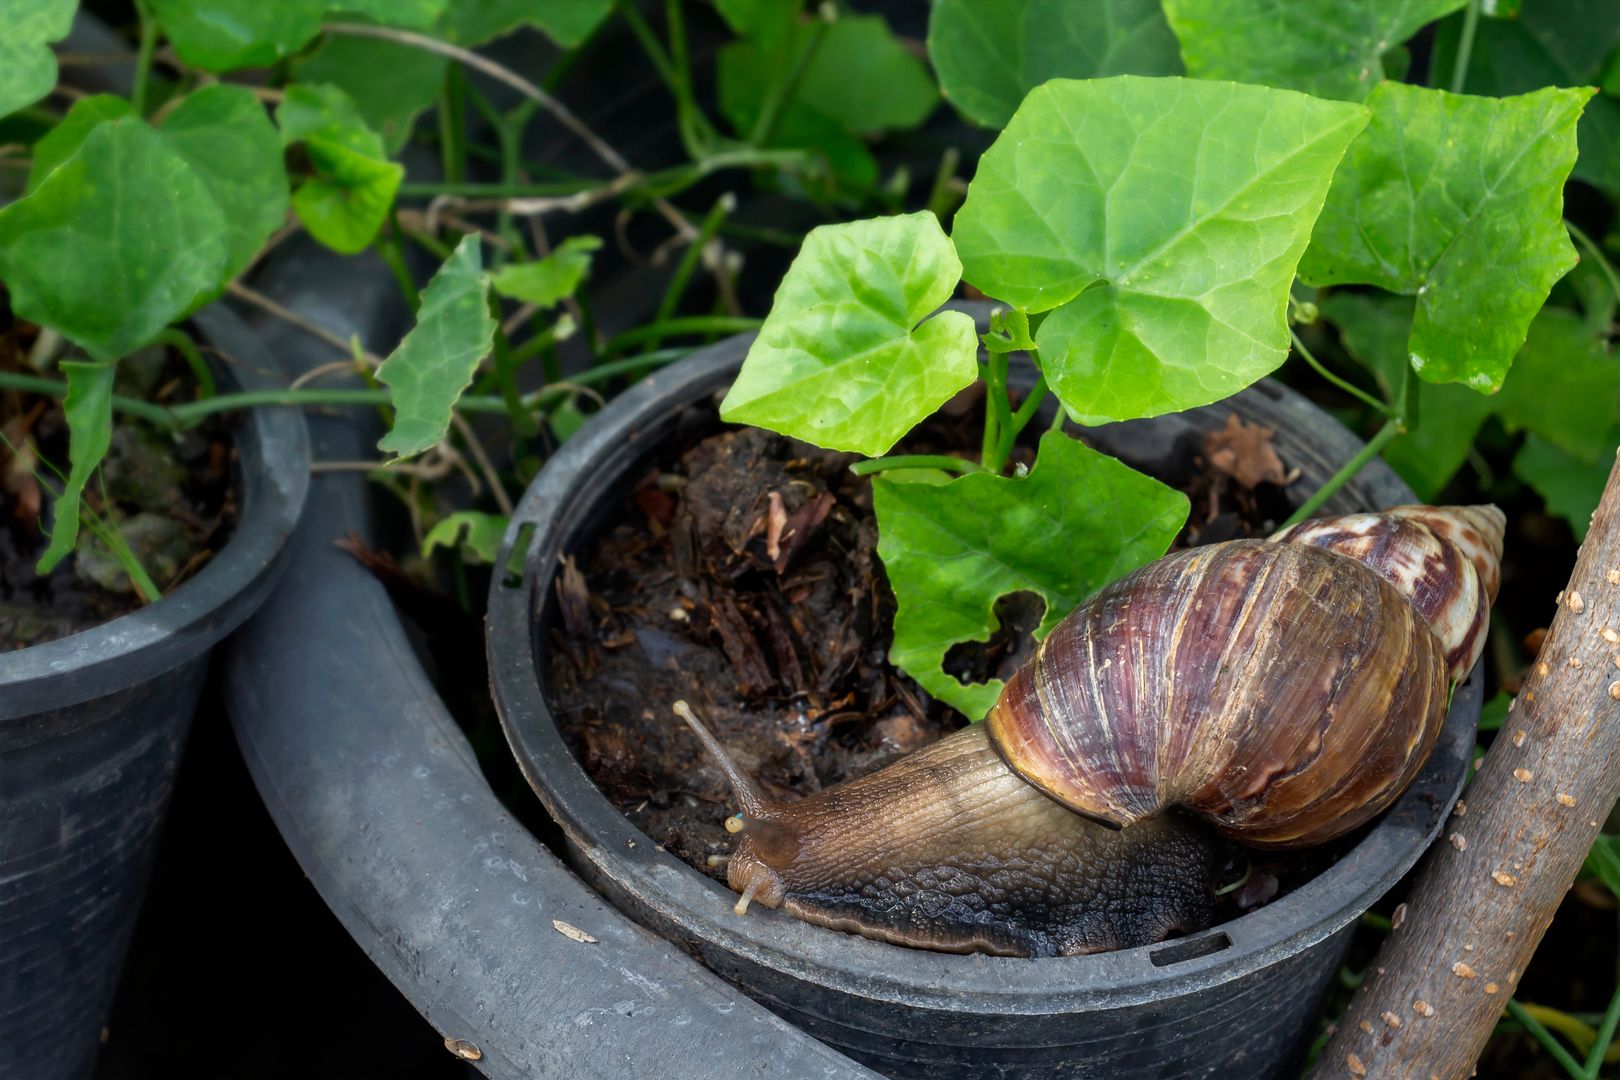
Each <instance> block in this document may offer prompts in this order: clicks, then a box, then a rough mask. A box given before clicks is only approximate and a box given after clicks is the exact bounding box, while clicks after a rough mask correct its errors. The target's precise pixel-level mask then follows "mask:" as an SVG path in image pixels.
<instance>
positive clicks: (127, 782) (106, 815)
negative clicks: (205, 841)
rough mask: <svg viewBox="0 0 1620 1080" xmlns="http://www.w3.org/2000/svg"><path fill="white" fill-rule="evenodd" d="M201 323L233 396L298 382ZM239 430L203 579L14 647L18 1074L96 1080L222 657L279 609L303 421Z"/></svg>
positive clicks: (207, 316)
mask: <svg viewBox="0 0 1620 1080" xmlns="http://www.w3.org/2000/svg"><path fill="white" fill-rule="evenodd" d="M194 323H195V326H196V328H197V329H198V330H199V331H200V332H201V335H202V337H203V338H204V339H205V341H206V343H207V344H209V345H211V346H213V348H214V350H215V351H216V352H217V354H218V355H220V356H221V357H223V358H224V359H223V361H222V362H221V363H219V364H217V365H216V367H217V371H218V377H219V382H220V384H221V386H222V387H229V388H232V389H235V388H240V389H244V390H251V389H268V388H272V387H275V386H277V385H281V384H283V380H282V379H281V376H280V373H279V371H278V370H277V368H276V365H275V362H274V361H273V360H272V359H271V358H270V356H269V354H268V353H266V352H265V350H264V348H263V346H262V345H261V344H260V342H259V340H258V338H257V337H256V336H255V335H254V334H253V332H252V331H250V330H249V329H248V328H247V327H246V326H245V325H243V324H242V322H241V321H240V320H239V319H238V318H236V316H234V315H232V314H231V313H230V312H228V311H226V310H224V309H223V308H221V307H218V306H215V307H211V308H209V309H207V310H205V311H202V312H199V313H198V314H197V316H196V317H195V319H194ZM233 435H234V438H235V443H236V449H237V456H238V473H237V491H238V493H239V503H240V520H239V521H238V523H237V526H236V530H235V532H234V533H233V534H232V536H231V539H230V541H229V542H228V543H227V544H226V545H225V547H224V548H223V549H222V550H221V551H220V552H219V553H218V554H217V555H215V556H214V558H213V559H212V560H210V561H209V563H208V564H207V565H206V566H204V567H203V568H202V570H201V571H199V572H198V573H197V575H196V576H195V577H193V578H192V579H191V580H189V581H187V582H186V583H185V584H183V585H181V586H180V587H179V588H177V589H176V590H175V591H174V592H173V593H171V594H169V595H168V596H166V597H164V598H163V599H162V600H161V601H159V602H158V603H156V604H152V605H150V606H148V607H145V608H142V609H141V610H139V611H136V612H134V613H132V614H129V615H125V616H122V617H121V618H117V619H114V620H112V621H111V622H108V623H104V624H103V625H101V626H98V627H95V628H93V629H90V630H85V631H83V632H81V633H77V634H73V635H72V636H70V637H66V638H62V639H60V640H58V641H52V642H47V643H45V644H42V645H35V646H33V647H31V648H27V649H22V650H19V651H16V652H10V653H0V1076H4V1077H7V1078H8V1080H26V1078H29V1077H40V1078H48V1080H62V1078H71V1077H79V1076H87V1075H89V1073H90V1070H91V1067H92V1064H93V1063H94V1061H95V1056H96V1051H97V1049H98V1047H99V1046H100V1038H99V1037H100V1033H101V1026H102V1021H103V1018H104V1017H105V1015H106V1011H107V1008H108V1006H109V1005H110V1003H111V1001H112V996H113V992H114V990H115V988H116V986H117V982H118V974H119V969H120V967H121V966H122V964H123V959H124V950H125V947H126V946H127V945H128V942H129V936H130V932H131V930H132V929H133V928H134V924H135V917H136V915H137V914H138V912H139V908H140V898H141V893H142V891H143V889H144V888H145V883H146V876H147V871H148V869H149V866H150V863H151V857H152V854H153V851H154V848H155V840H156V838H157V833H158V827H159V825H160V824H161V823H162V820H163V814H164V810H165V808H166V806H167V804H168V800H169V792H170V789H171V787H172V786H173V782H174V774H175V769H176V768H177V766H178V765H179V762H180V751H181V748H182V746H183V744H184V742H185V738H186V732H187V729H188V728H189V727H190V724H191V715H192V711H193V709H194V708H195V706H196V702H197V697H198V695H199V693H200V692H201V690H202V685H203V680H204V678H205V677H206V674H207V668H208V657H209V653H210V651H211V650H212V649H213V647H214V645H215V644H216V643H217V642H218V641H219V640H220V639H221V638H223V637H224V636H225V635H226V634H229V633H230V632H231V631H232V630H233V629H235V628H236V627H237V626H238V625H239V624H240V623H241V622H242V621H243V620H244V619H246V618H247V617H248V616H249V615H251V614H252V613H253V611H254V609H255V608H257V607H258V606H259V604H260V602H261V601H263V600H264V598H265V596H266V595H267V593H268V592H269V590H270V587H271V586H272V584H273V583H274V582H275V580H276V577H277V575H278V573H279V571H280V569H281V561H280V558H279V556H280V553H281V550H282V547H283V545H284V544H285V542H286V540H287V537H288V536H289V535H290V534H291V532H292V530H293V526H294V525H295V524H297V521H298V515H299V513H300V511H301V510H302V508H303V505H304V494H305V490H306V488H307V486H308V478H309V443H308V437H307V435H306V434H305V430H304V421H303V417H302V416H301V415H300V414H299V413H297V412H296V411H294V410H290V409H259V410H254V411H251V412H248V413H246V414H244V415H243V417H242V419H241V421H240V422H239V423H238V424H236V426H235V428H234V430H233ZM200 857H206V855H202V856H200Z"/></svg>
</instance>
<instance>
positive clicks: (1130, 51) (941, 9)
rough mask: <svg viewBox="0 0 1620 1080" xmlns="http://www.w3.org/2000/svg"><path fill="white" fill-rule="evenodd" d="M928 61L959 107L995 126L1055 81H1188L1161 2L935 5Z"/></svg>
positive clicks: (1021, 0)
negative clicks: (1117, 77)
mask: <svg viewBox="0 0 1620 1080" xmlns="http://www.w3.org/2000/svg"><path fill="white" fill-rule="evenodd" d="M928 59H929V60H931V61H932V62H933V64H934V70H935V71H936V72H938V73H939V86H940V89H941V90H942V91H944V93H945V96H946V97H947V98H949V99H950V101H951V104H953V105H955V106H956V107H957V108H958V109H960V110H961V111H962V114H963V115H964V116H967V117H968V118H970V119H972V120H976V121H978V122H979V123H981V124H986V125H989V126H991V127H1001V126H1002V125H1004V124H1005V123H1006V122H1007V121H1008V120H1009V119H1010V118H1011V117H1012V114H1013V113H1014V112H1015V111H1016V110H1017V109H1018V104H1019V102H1021V101H1023V100H1024V95H1025V94H1027V93H1029V92H1030V91H1031V90H1033V89H1034V88H1035V87H1037V86H1039V85H1040V84H1041V83H1043V82H1046V81H1047V80H1048V79H1057V78H1066V79H1094V78H1100V77H1103V76H1106V75H1179V74H1181V53H1180V52H1179V50H1178V47H1177V44H1176V38H1175V35H1174V34H1172V33H1171V32H1170V26H1169V24H1168V23H1166V22H1165V20H1164V12H1163V10H1161V9H1160V7H1159V0H1085V2H1083V3H1075V2H1074V0H935V3H934V8H933V11H932V12H931V13H930V14H929V16H928Z"/></svg>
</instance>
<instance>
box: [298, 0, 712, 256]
mask: <svg viewBox="0 0 1620 1080" xmlns="http://www.w3.org/2000/svg"><path fill="white" fill-rule="evenodd" d="M322 29H323V30H325V31H326V32H327V33H329V34H349V35H352V36H354V37H370V38H380V39H381V40H383V41H392V42H395V43H397V44H400V45H409V46H411V47H413V48H417V49H422V50H424V51H426V52H431V53H438V54H439V55H440V56H448V57H450V58H451V59H452V60H455V61H457V62H458V63H460V64H463V65H465V66H467V67H470V68H472V69H473V70H475V71H479V72H482V73H483V74H485V75H488V76H489V77H490V78H492V79H495V80H496V81H498V82H502V83H505V84H506V85H507V86H510V87H511V88H512V89H514V90H516V91H517V92H518V93H520V94H522V95H523V96H524V97H526V98H529V99H530V100H531V101H534V102H535V103H537V104H538V105H539V106H540V107H541V108H543V109H545V110H546V111H547V112H549V113H550V114H551V115H552V116H553V117H555V118H556V119H557V122H558V123H560V124H562V125H563V126H564V127H566V128H567V129H568V130H569V131H571V132H573V133H574V135H576V136H577V137H578V138H579V139H580V141H581V142H583V143H584V144H585V145H586V146H588V147H590V149H591V152H592V153H594V154H595V155H596V156H597V157H599V158H601V159H602V161H603V162H604V163H606V164H607V166H608V167H609V168H611V169H613V170H614V171H615V172H617V173H619V174H620V175H623V174H625V173H634V172H635V170H634V169H632V168H631V167H630V163H629V162H628V161H626V160H625V159H624V157H623V156H622V155H621V154H620V153H619V152H618V151H617V150H615V149H614V148H613V147H611V146H609V145H608V144H607V142H605V141H604V140H603V139H602V137H601V136H599V135H598V134H596V132H594V131H592V130H591V129H590V128H589V127H587V126H586V125H585V124H584V122H583V121H581V120H580V119H579V117H577V116H575V115H574V113H573V111H572V110H571V109H569V108H568V106H566V105H564V104H563V103H562V102H560V101H558V100H557V99H556V98H555V97H553V96H552V95H550V94H548V93H546V91H544V90H542V89H540V88H539V87H538V86H536V85H535V84H534V83H532V82H530V81H529V80H528V79H525V78H524V77H523V76H521V75H519V74H518V73H517V72H515V71H513V70H511V69H510V68H507V67H503V66H502V65H500V64H497V63H495V61H493V60H491V59H489V58H488V57H485V56H480V55H479V54H478V53H475V52H473V51H472V50H471V49H463V48H462V47H460V46H459V45H452V44H450V43H449V42H446V41H440V40H438V39H437V38H431V37H428V36H427V35H426V34H418V33H414V32H412V31H410V30H396V29H395V28H393V27H391V26H372V25H370V24H368V23H326V24H325V25H324V26H323V27H322ZM653 205H654V206H655V207H657V209H658V212H659V213H660V214H661V215H662V216H663V217H664V219H665V220H666V221H668V222H669V223H670V224H671V225H673V226H674V227H675V230H676V232H678V233H680V234H681V235H682V236H684V237H687V238H688V239H690V238H691V235H692V233H693V229H692V226H691V225H689V224H688V223H687V221H686V218H685V217H684V216H683V215H682V214H681V212H680V211H679V210H677V209H676V208H675V207H674V206H672V205H671V204H670V203H669V202H668V200H666V199H663V198H657V199H654V200H653Z"/></svg>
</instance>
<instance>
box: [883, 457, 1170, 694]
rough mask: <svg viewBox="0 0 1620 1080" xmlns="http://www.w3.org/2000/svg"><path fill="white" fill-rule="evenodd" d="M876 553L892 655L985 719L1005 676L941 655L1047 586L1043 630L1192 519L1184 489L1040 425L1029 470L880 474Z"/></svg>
mask: <svg viewBox="0 0 1620 1080" xmlns="http://www.w3.org/2000/svg"><path fill="white" fill-rule="evenodd" d="M872 505H873V507H874V509H875V510H876V512H877V519H878V555H879V556H881V557H882V559H883V568H884V571H885V573H887V574H888V578H889V584H890V585H891V586H893V588H894V594H895V598H896V600H897V601H898V605H899V606H898V608H897V610H896V611H895V616H894V644H893V647H892V648H891V649H890V650H889V659H890V660H891V661H893V662H894V663H895V664H897V665H899V666H900V667H901V668H902V669H903V670H904V671H905V672H906V673H907V674H909V675H910V676H911V677H912V678H914V679H916V680H917V682H918V683H920V684H921V685H922V687H923V689H925V690H927V691H928V692H929V693H930V694H933V695H934V696H935V697H937V698H939V699H940V700H942V701H945V702H948V703H950V704H951V705H953V706H955V707H956V708H957V709H960V710H961V711H962V712H963V714H965V715H966V716H967V717H968V718H969V719H972V720H978V719H980V718H982V717H983V716H984V714H985V713H986V712H988V711H989V709H990V706H991V705H993V704H994V703H995V700H996V698H997V697H998V696H999V695H1000V693H1001V687H1002V683H1001V682H1000V681H999V680H991V681H989V682H985V683H973V684H965V683H963V682H962V681H961V680H959V679H957V678H956V677H954V676H952V675H949V674H947V673H946V672H945V671H944V670H943V668H942V667H941V665H942V664H943V662H944V660H945V655H946V653H948V652H949V651H950V649H951V647H952V646H953V645H956V644H958V643H960V642H965V641H988V640H989V638H990V635H991V634H993V633H994V632H995V631H996V630H997V629H999V626H1000V623H999V621H998V620H997V618H996V615H995V604H996V601H997V600H998V599H999V598H1001V597H1002V596H1005V595H1007V594H1008V593H1014V592H1022V591H1028V592H1033V593H1036V594H1038V595H1039V596H1041V597H1042V598H1043V599H1044V600H1045V602H1046V611H1045V614H1044V616H1043V617H1042V619H1041V624H1040V627H1039V629H1037V630H1036V631H1035V636H1036V637H1037V638H1044V637H1045V636H1046V635H1047V634H1048V633H1049V632H1050V631H1051V630H1052V628H1053V627H1054V626H1056V625H1057V624H1058V622H1059V621H1060V620H1061V619H1062V618H1063V617H1064V616H1065V615H1067V614H1068V613H1069V612H1070V611H1072V610H1074V608H1075V607H1076V606H1077V605H1078V604H1079V603H1080V602H1081V601H1082V600H1084V599H1085V598H1086V597H1088V596H1090V595H1091V594H1092V593H1094V592H1096V591H1097V590H1098V589H1100V588H1102V587H1103V586H1104V585H1106V584H1108V583H1109V582H1110V581H1112V580H1114V579H1115V578H1117V577H1119V576H1120V575H1121V574H1125V573H1128V572H1130V571H1131V570H1134V569H1136V568H1137V567H1139V566H1142V565H1144V564H1146V563H1148V562H1151V561H1152V560H1154V559H1156V558H1158V557H1159V556H1160V555H1163V554H1164V553H1165V550H1166V549H1168V548H1169V546H1170V542H1171V541H1172V540H1174V539H1175V538H1176V534H1177V533H1178V532H1180V531H1181V526H1182V525H1183V524H1184V523H1185V522H1186V520H1187V510H1188V504H1187V497H1186V496H1185V495H1183V494H1182V493H1181V492H1179V491H1176V490H1175V489H1173V488H1169V487H1166V486H1165V485H1163V484H1161V483H1159V482H1158V481H1157V480H1154V479H1153V478H1151V477H1148V476H1143V475H1142V474H1141V473H1139V472H1137V471H1135V470H1134V469H1131V468H1129V467H1128V466H1126V465H1124V464H1123V463H1121V462H1119V461H1117V460H1115V459H1114V458H1111V457H1109V456H1108V455H1106V454H1100V453H1098V452H1097V451H1095V450H1092V449H1090V448H1089V447H1087V446H1086V445H1085V444H1084V443H1082V442H1080V441H1079V440H1078V439H1071V438H1069V437H1068V436H1066V435H1063V434H1061V433H1059V432H1047V433H1046V434H1045V435H1044V436H1042V437H1041V449H1040V454H1039V456H1038V457H1037V459H1036V461H1035V467H1034V468H1033V469H1031V470H1030V472H1029V475H1028V476H1026V477H1024V478H1022V479H1008V478H1006V477H1001V476H993V475H991V474H989V473H972V474H969V475H967V476H963V477H959V478H957V479H955V480H952V481H950V482H949V483H946V484H933V483H908V482H904V481H896V480H890V479H887V478H885V477H881V476H880V477H878V478H877V479H875V480H874V481H873V484H872Z"/></svg>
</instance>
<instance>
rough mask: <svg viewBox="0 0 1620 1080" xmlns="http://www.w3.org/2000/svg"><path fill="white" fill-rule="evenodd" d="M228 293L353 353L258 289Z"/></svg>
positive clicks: (368, 357) (375, 360)
mask: <svg viewBox="0 0 1620 1080" xmlns="http://www.w3.org/2000/svg"><path fill="white" fill-rule="evenodd" d="M449 256H450V252H449V251H448V249H447V250H446V251H445V258H449ZM227 291H229V292H230V294H231V295H232V296H234V297H236V298H237V299H239V300H242V301H245V302H246V303H249V304H252V305H253V306H254V307H256V308H258V309H259V310H261V311H265V312H269V313H270V314H271V315H274V316H275V317H276V318H278V319H280V320H281V321H282V322H284V323H287V324H288V325H289V326H296V327H297V328H298V329H300V330H302V331H303V332H304V333H306V334H308V335H310V336H311V337H314V338H319V339H320V340H321V341H324V342H326V343H327V344H328V345H331V346H332V347H333V348H335V349H337V350H338V351H339V352H341V353H343V355H345V356H348V355H350V353H351V352H353V344H352V343H351V342H348V341H344V340H343V339H342V338H341V337H339V336H338V335H336V334H334V333H332V331H330V330H328V329H327V328H326V327H324V326H321V325H320V324H319V323H313V322H310V321H309V320H308V319H306V318H304V317H303V316H302V315H300V314H298V313H297V312H296V311H293V310H292V309H291V308H288V307H286V306H285V305H282V304H279V303H277V302H276V301H274V300H272V299H270V297H268V296H266V295H265V294H264V293H262V292H259V291H258V290H256V289H252V288H249V287H248V286H246V285H243V284H242V283H241V282H240V281H233V282H231V284H230V285H229V286H228V288H227ZM359 358H360V359H362V360H364V361H365V362H366V363H368V364H371V365H373V366H375V365H377V364H380V363H382V359H381V358H380V357H377V356H373V355H372V354H371V353H369V352H366V351H364V350H361V352H360V354H359Z"/></svg>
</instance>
